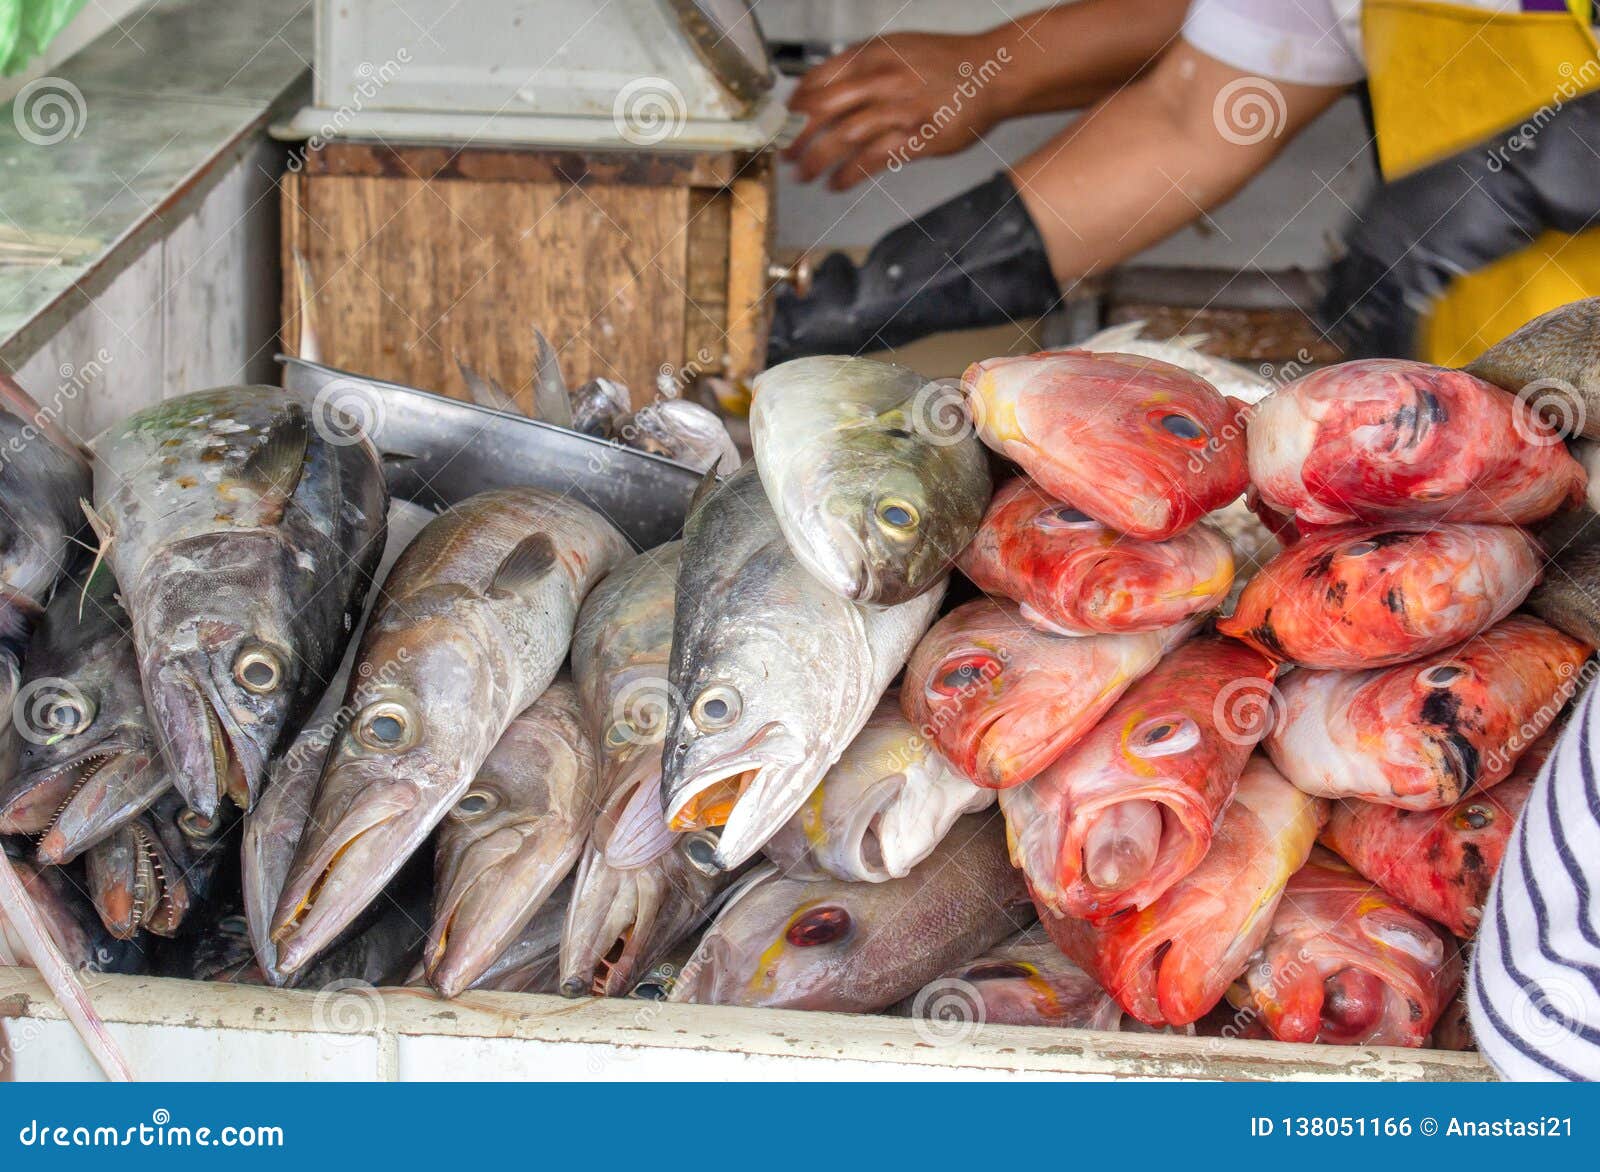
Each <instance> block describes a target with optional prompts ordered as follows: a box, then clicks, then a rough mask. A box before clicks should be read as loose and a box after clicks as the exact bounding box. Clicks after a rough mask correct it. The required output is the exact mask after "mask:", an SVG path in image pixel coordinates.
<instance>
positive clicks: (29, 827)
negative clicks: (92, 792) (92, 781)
mask: <svg viewBox="0 0 1600 1172" xmlns="http://www.w3.org/2000/svg"><path fill="white" fill-rule="evenodd" d="M107 740H108V738H102V739H101V740H100V741H97V742H96V743H95V744H94V745H93V746H91V747H89V748H87V749H85V750H83V751H82V752H81V753H76V754H74V755H73V756H72V757H70V758H68V759H67V760H66V761H63V762H57V763H55V764H52V765H47V766H42V767H40V768H37V769H32V770H29V771H28V772H26V773H19V774H17V775H16V777H15V778H14V779H13V780H12V781H11V783H10V785H11V786H14V787H15V788H16V791H17V792H16V793H15V794H14V795H13V796H12V797H11V799H10V800H9V801H8V802H6V803H5V804H4V805H0V834H47V833H49V830H50V827H51V826H52V825H53V824H54V823H55V820H56V818H57V817H58V816H59V815H60V813H61V811H62V809H63V808H64V807H65V806H66V805H67V803H68V802H69V801H71V800H72V796H73V793H74V792H75V791H76V789H77V787H78V784H79V782H81V781H82V780H83V779H82V778H80V777H79V776H78V772H79V770H80V769H81V767H82V766H83V765H84V764H85V763H87V762H88V761H90V760H91V759H93V758H95V757H100V756H108V755H110V754H111V753H114V752H116V751H117V749H118V748H119V747H120V746H118V745H116V744H113V745H111V746H110V747H109V748H107V747H106V746H107ZM102 768H103V767H102ZM52 789H55V790H56V792H57V793H59V795H60V796H58V797H54V795H52V794H51V792H50V791H51V790H52ZM40 791H44V794H45V797H46V799H47V804H48V806H49V808H50V811H51V813H50V816H49V818H48V819H47V821H46V822H45V823H44V824H43V825H35V824H34V821H35V820H34V819H33V818H29V819H28V820H27V821H26V822H18V821H16V819H17V817H18V816H19V810H18V807H19V806H23V805H25V804H27V805H31V804H34V803H36V802H37V801H38V799H39V796H40ZM51 797H54V800H48V799H50V798H51ZM30 799H32V801H31V802H30Z"/></svg>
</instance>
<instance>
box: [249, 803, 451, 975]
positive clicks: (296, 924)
mask: <svg viewBox="0 0 1600 1172" xmlns="http://www.w3.org/2000/svg"><path fill="white" fill-rule="evenodd" d="M456 796H457V795H455V794H454V793H450V794H445V795H442V797H443V798H445V799H449V800H450V801H453V800H454V799H455V798H456ZM448 804H449V803H448V802H447V801H444V800H441V801H440V802H438V803H434V802H429V803H427V804H423V803H422V802H420V801H419V800H418V796H417V793H416V790H415V789H413V788H412V787H411V786H409V785H407V784H406V783H404V782H390V783H380V784H379V785H377V786H372V787H368V788H367V789H365V790H358V791H357V794H356V796H355V797H354V798H352V799H351V801H350V802H349V804H348V805H347V806H346V808H345V810H344V812H343V814H342V815H341V816H340V817H339V818H338V819H337V820H336V821H335V822H334V823H333V825H332V827H331V828H330V829H329V830H328V831H327V832H325V833H322V834H319V835H317V836H316V838H315V840H314V841H312V842H309V843H305V844H302V846H301V850H300V853H299V855H298V856H297V857H296V859H295V862H294V866H293V867H292V868H291V869H290V872H289V879H288V882H287V883H285V884H284V889H283V895H282V896H281V898H280V899H279V901H278V909H277V911H276V912H275V913H274V915H273V917H272V932H271V939H272V941H273V943H275V944H276V945H277V946H278V965H277V969H278V973H279V974H280V975H282V976H284V977H285V978H288V977H291V976H292V975H293V974H295V973H297V972H298V971H299V970H301V969H302V968H304V967H305V966H306V965H307V964H309V963H310V962H311V961H312V960H314V959H315V958H316V957H317V956H318V955H319V954H320V953H322V952H323V951H324V950H325V949H327V948H328V946H329V945H331V944H333V943H334V941H335V940H337V939H338V937H339V935H340V933H342V932H343V931H344V930H345V929H346V928H348V927H349V926H350V924H351V923H353V922H354V921H355V919H356V917H357V916H359V915H360V914H361V913H362V911H364V910H365V909H366V907H367V905H368V904H370V903H371V902H372V901H373V900H374V899H376V898H377V897H378V895H379V894H380V893H381V892H382V891H383V889H384V887H385V885H387V884H388V882H389V880H390V879H392V878H393V877H394V875H395V874H396V872H398V871H399V870H400V868H401V867H402V866H403V865H404V864H405V862H406V860H407V859H409V858H410V857H411V855H412V853H413V852H414V851H415V850H416V849H417V848H418V847H419V846H421V845H422V843H423V841H424V840H425V839H426V838H427V837H428V834H429V832H430V831H431V830H432V829H433V826H434V823H435V822H437V821H438V819H437V818H435V817H434V816H433V814H434V812H435V811H436V810H443V809H446V808H447V807H448Z"/></svg>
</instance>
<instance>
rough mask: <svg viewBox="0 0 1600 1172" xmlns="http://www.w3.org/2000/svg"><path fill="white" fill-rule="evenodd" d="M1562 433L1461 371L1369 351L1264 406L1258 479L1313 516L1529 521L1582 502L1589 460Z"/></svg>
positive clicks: (1297, 512) (1258, 416) (1256, 444)
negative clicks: (1574, 453)
mask: <svg viewBox="0 0 1600 1172" xmlns="http://www.w3.org/2000/svg"><path fill="white" fill-rule="evenodd" d="M1561 439H1562V437H1561V435H1560V434H1559V433H1558V432H1557V431H1556V430H1555V429H1554V428H1552V427H1551V426H1550V425H1549V424H1548V423H1546V422H1544V421H1543V420H1541V419H1540V418H1539V417H1538V416H1537V415H1536V414H1534V411H1533V409H1532V408H1531V407H1530V406H1529V405H1528V404H1527V403H1525V402H1522V401H1520V400H1519V399H1518V398H1517V397H1516V396H1514V395H1510V394H1507V393H1506V392H1505V391H1503V390H1501V389H1500V388H1499V387H1496V386H1493V385H1491V384H1490V383H1486V382H1484V381H1483V380H1482V379H1479V378H1474V377H1473V376H1472V375H1470V374H1467V373H1465V372H1464V371H1459V370H1447V369H1445V368H1444V367H1439V366H1430V365H1428V364H1427V363H1425V362H1413V361H1410V360H1407V359H1398V358H1374V359H1362V360H1359V361H1356V362H1342V363H1339V364H1338V365H1336V366H1326V367H1323V368H1322V369H1320V370H1315V371H1312V372H1311V373H1310V374H1308V375H1305V376H1304V377H1303V378H1299V379H1296V380H1295V381H1294V382H1292V383H1290V384H1289V385H1287V386H1284V387H1280V388H1279V389H1278V390H1277V391H1274V392H1273V393H1272V394H1271V395H1269V396H1268V397H1267V398H1266V399H1264V400H1262V402H1261V403H1259V404H1258V405H1257V406H1256V408H1255V413H1254V414H1253V415H1252V416H1251V418H1250V435H1249V449H1250V481H1251V483H1252V484H1253V485H1254V486H1255V487H1256V489H1257V490H1258V491H1259V492H1260V493H1261V497H1262V499H1263V501H1264V502H1265V503H1266V504H1267V505H1268V506H1270V507H1271V508H1273V509H1276V510H1277V511H1278V512H1280V513H1289V514H1292V515H1293V516H1295V517H1296V518H1297V519H1298V520H1300V521H1301V522H1304V523H1307V524H1310V525H1337V524H1340V523H1341V522H1345V521H1391V522H1393V521H1428V520H1450V521H1483V522H1491V523H1497V524H1526V523H1529V522H1532V521H1538V520H1540V519H1541V518H1544V517H1548V516H1549V515H1550V514H1551V513H1553V512H1555V511H1556V510H1557V509H1559V508H1561V507H1562V506H1563V505H1567V504H1576V503H1577V502H1578V501H1580V500H1582V499H1583V489H1584V482H1585V479H1586V477H1585V476H1584V471H1583V468H1582V467H1581V466H1580V465H1579V464H1578V462H1577V461H1576V460H1574V459H1573V458H1572V457H1571V455H1569V454H1568V452H1567V449H1566V445H1564V444H1563V443H1562V442H1561Z"/></svg>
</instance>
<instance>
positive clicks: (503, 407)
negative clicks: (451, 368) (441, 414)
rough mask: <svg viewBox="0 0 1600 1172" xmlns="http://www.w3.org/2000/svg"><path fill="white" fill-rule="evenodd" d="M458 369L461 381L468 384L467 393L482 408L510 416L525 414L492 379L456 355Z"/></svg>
mask: <svg viewBox="0 0 1600 1172" xmlns="http://www.w3.org/2000/svg"><path fill="white" fill-rule="evenodd" d="M456 369H457V370H459V371H460V372H461V379H462V381H463V382H465V383H466V384H467V391H468V393H469V394H471V395H472V401H473V402H474V403H476V404H477V405H478V406H480V407H487V408H489V409H490V410H491V411H503V412H505V413H506V414H508V415H521V414H523V411H522V408H520V407H518V406H517V404H516V402H515V401H514V400H513V399H512V398H511V396H510V395H508V394H506V392H505V388H504V387H502V386H501V385H500V384H499V383H497V382H496V381H495V380H494V379H492V378H488V379H486V378H484V377H483V375H481V374H479V373H478V372H477V371H475V370H473V369H472V367H470V366H468V365H467V364H466V362H465V361H463V360H462V358H461V356H460V355H459V354H458V355H456Z"/></svg>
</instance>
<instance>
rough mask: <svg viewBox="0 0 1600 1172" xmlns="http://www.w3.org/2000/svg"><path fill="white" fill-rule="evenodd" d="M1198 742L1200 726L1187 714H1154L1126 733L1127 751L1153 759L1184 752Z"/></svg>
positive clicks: (1136, 755)
mask: <svg viewBox="0 0 1600 1172" xmlns="http://www.w3.org/2000/svg"><path fill="white" fill-rule="evenodd" d="M1199 743H1200V726H1199V725H1197V724H1196V723H1195V722H1194V721H1192V720H1190V719H1189V718H1188V717H1187V716H1176V715H1174V716H1156V717H1152V718H1151V719H1149V720H1146V721H1144V722H1143V723H1142V724H1139V725H1136V726H1135V727H1134V730H1133V731H1132V732H1131V733H1129V734H1128V752H1130V753H1132V754H1133V755H1134V756H1135V757H1143V758H1145V759H1146V760H1153V759H1155V758H1158V757H1171V756H1174V755H1175V754H1178V753H1186V752H1188V751H1189V750H1190V749H1192V748H1194V747H1195V746H1196V745H1198V744H1199Z"/></svg>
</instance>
